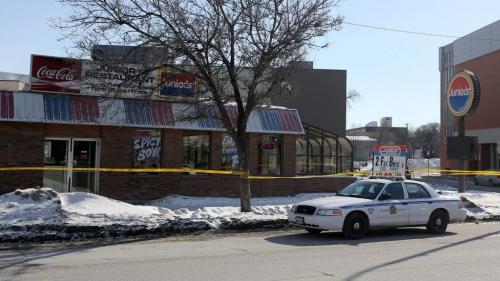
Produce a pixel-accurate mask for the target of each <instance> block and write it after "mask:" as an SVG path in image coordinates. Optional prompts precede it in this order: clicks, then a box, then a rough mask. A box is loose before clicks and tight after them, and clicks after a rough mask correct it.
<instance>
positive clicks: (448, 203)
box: [288, 179, 466, 239]
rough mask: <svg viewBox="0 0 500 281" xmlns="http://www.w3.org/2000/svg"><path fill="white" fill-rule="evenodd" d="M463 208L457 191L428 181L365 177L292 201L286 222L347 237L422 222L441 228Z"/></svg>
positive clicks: (458, 219) (460, 216)
mask: <svg viewBox="0 0 500 281" xmlns="http://www.w3.org/2000/svg"><path fill="white" fill-rule="evenodd" d="M465 217H466V211H465V210H464V208H463V203H462V201H461V199H460V198H459V197H458V196H454V197H453V196H449V195H448V196H444V195H440V194H438V193H436V191H434V189H432V188H431V187H430V186H429V185H427V184H425V183H422V182H418V181H411V180H395V179H368V180H359V181H356V182H354V183H353V184H351V185H349V186H347V187H346V188H344V189H343V190H342V191H340V192H338V193H337V194H336V195H335V196H332V197H325V198H319V199H314V200H308V201H304V202H300V203H298V204H296V205H293V206H292V208H291V210H290V211H289V213H288V220H289V222H290V223H291V224H294V225H298V226H300V227H303V228H305V229H306V230H307V231H308V232H310V233H319V232H321V231H323V230H334V231H342V232H343V234H344V235H345V236H346V237H348V238H351V239H359V238H362V237H364V236H365V235H366V234H367V232H368V230H369V229H375V228H392V227H405V226H426V227H427V230H428V231H429V232H430V233H435V234H439V233H443V232H445V231H446V228H447V226H448V223H453V222H463V221H464V220H465Z"/></svg>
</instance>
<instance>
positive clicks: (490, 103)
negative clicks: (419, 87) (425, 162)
mask: <svg viewBox="0 0 500 281" xmlns="http://www.w3.org/2000/svg"><path fill="white" fill-rule="evenodd" d="M439 70H440V81H441V106H440V108H441V138H440V150H441V152H442V153H441V167H442V168H444V169H456V168H459V166H458V160H451V159H448V158H447V153H446V151H447V138H448V137H450V136H456V135H457V129H458V128H457V125H458V122H457V119H456V117H454V116H453V115H452V114H451V113H450V112H449V110H448V105H447V90H448V86H449V82H450V80H451V79H452V77H453V76H454V74H455V73H457V72H460V71H463V70H470V71H472V72H473V73H474V74H475V75H476V76H477V77H478V79H479V83H480V88H481V98H480V102H479V106H478V108H477V110H476V112H475V113H474V114H473V115H471V116H469V117H466V118H465V130H466V132H465V134H466V135H467V136H475V137H477V138H478V149H477V160H471V161H469V167H468V168H469V169H481V170H485V169H498V168H500V111H499V110H498V105H499V104H500V90H499V89H500V80H499V79H498V71H499V70H500V21H496V22H494V23H492V24H490V25H488V26H485V27H483V28H481V29H479V30H476V31H474V32H472V33H470V34H468V35H466V36H463V37H462V38H460V39H457V40H455V41H454V42H452V43H451V44H448V45H446V46H443V47H441V48H440V49H439Z"/></svg>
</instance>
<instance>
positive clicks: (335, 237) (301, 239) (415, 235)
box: [266, 228, 456, 247]
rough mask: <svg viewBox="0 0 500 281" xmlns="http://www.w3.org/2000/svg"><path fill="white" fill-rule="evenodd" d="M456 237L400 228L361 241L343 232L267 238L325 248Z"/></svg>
mask: <svg viewBox="0 0 500 281" xmlns="http://www.w3.org/2000/svg"><path fill="white" fill-rule="evenodd" d="M451 235H456V233H454V232H446V233H444V234H441V235H434V234H429V233H427V231H426V230H425V229H423V228H399V229H386V230H376V231H370V232H369V233H368V236H366V237H365V238H363V239H360V240H351V239H347V238H345V237H344V236H343V234H342V233H341V232H322V233H320V234H310V233H307V232H305V231H304V233H296V234H288V235H280V236H273V237H268V238H266V240H267V241H269V242H271V243H275V244H282V245H289V246H299V247H301V246H309V247H310V246H325V245H351V246H357V245H360V244H368V243H374V242H387V241H401V240H411V239H425V238H432V237H442V236H451Z"/></svg>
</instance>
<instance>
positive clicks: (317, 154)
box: [308, 138, 322, 174]
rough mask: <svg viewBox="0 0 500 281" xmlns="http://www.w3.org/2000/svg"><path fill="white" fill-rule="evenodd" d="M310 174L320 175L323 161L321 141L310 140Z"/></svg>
mask: <svg viewBox="0 0 500 281" xmlns="http://www.w3.org/2000/svg"><path fill="white" fill-rule="evenodd" d="M308 149H309V153H308V155H309V171H308V173H309V174H320V173H321V166H322V161H321V160H322V159H321V139H320V140H318V139H316V138H309V147H308Z"/></svg>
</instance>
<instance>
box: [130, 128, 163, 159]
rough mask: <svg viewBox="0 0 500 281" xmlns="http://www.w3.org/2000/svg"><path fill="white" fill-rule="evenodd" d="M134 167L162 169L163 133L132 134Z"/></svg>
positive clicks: (142, 132) (145, 131) (141, 131)
mask: <svg viewBox="0 0 500 281" xmlns="http://www.w3.org/2000/svg"><path fill="white" fill-rule="evenodd" d="M132 138H133V149H134V163H133V165H134V167H137V168H160V159H161V131H160V130H139V129H138V130H134V131H133V133H132Z"/></svg>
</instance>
